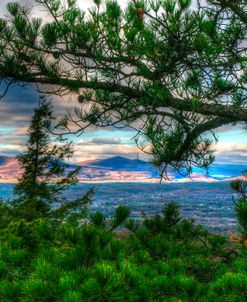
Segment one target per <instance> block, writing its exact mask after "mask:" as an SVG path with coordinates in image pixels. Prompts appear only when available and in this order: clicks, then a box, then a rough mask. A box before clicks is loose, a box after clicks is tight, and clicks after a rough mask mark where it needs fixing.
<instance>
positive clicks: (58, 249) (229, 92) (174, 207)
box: [0, 0, 247, 302]
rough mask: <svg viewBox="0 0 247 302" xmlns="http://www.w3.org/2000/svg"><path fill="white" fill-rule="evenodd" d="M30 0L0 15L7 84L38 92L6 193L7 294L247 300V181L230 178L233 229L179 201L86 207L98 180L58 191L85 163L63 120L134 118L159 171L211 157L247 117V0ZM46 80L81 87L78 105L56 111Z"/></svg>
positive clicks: (3, 257)
mask: <svg viewBox="0 0 247 302" xmlns="http://www.w3.org/2000/svg"><path fill="white" fill-rule="evenodd" d="M31 2H33V4H36V6H33V7H31V6H22V5H21V4H20V3H9V4H8V5H7V10H8V15H7V16H6V17H3V18H1V19H0V80H1V83H0V84H1V86H0V87H1V98H4V97H5V95H6V94H7V93H8V90H9V89H12V88H13V86H15V85H19V86H25V87H27V85H28V84H37V87H38V91H39V92H40V93H41V94H42V96H41V98H40V102H39V106H38V107H37V108H35V109H34V112H33V117H32V120H31V123H30V126H29V129H28V133H27V134H28V141H27V145H26V150H25V152H23V153H21V154H20V155H18V160H19V162H20V165H21V166H22V168H23V175H22V177H21V178H20V179H19V180H18V183H17V184H16V186H15V192H14V193H15V198H13V200H10V201H9V202H1V204H0V301H2V302H15V301H23V302H25V301H30V302H31V301H33V302H36V301H47V302H48V301H59V302H79V301H80V302H82V301H92V302H94V301H95V302H97V301H99V302H100V301H102V302H103V301H106V302H107V301H109V302H111V301H133V302H134V301H140V302H141V301H147V302H152V301H160V302H163V301H167V302H192V301H195V302H245V301H246V300H247V181H245V180H241V179H237V180H235V181H233V182H232V183H231V184H230V186H231V188H232V189H233V191H235V193H236V194H235V196H236V197H235V198H233V204H234V210H235V216H236V222H237V228H236V231H235V232H234V233H233V232H229V234H228V235H227V236H226V235H221V234H216V233H210V232H209V231H208V230H207V229H206V228H205V227H204V226H201V225H197V224H195V222H194V221H193V220H192V219H184V218H183V217H182V216H181V214H180V207H179V204H177V203H176V202H174V203H167V204H166V205H165V207H164V209H163V211H162V213H160V215H156V216H154V217H148V216H146V215H145V213H143V219H142V220H141V221H136V220H134V219H131V218H130V210H129V209H128V208H127V207H125V206H124V205H119V206H118V207H117V208H115V211H114V214H113V216H112V217H105V216H104V215H103V214H102V213H101V212H91V210H90V205H91V203H92V202H93V195H94V190H89V191H88V192H87V193H86V194H85V195H84V196H82V197H81V198H79V199H76V200H73V201H68V200H66V199H65V198H64V197H63V196H62V192H64V191H65V190H66V189H67V188H69V187H70V186H72V185H76V184H77V182H78V179H77V174H78V173H79V169H74V170H72V171H71V170H69V169H68V166H67V165H66V164H65V163H64V160H66V159H68V158H71V156H72V155H73V145H72V143H71V142H69V141H67V140H66V139H65V138H64V134H65V133H66V135H68V133H70V134H71V135H73V134H75V133H76V134H78V133H80V134H82V133H83V132H84V131H85V130H86V129H87V128H88V127H91V126H96V127H116V128H118V127H119V128H126V127H131V129H134V130H135V131H136V133H137V134H136V137H135V138H136V144H137V146H138V147H139V149H140V150H141V151H143V152H145V153H148V154H149V155H150V158H151V160H152V163H153V164H154V165H155V166H156V167H157V168H159V170H160V178H161V180H163V179H166V178H167V169H168V167H172V168H173V169H175V170H176V171H178V172H179V173H181V174H184V175H188V176H190V174H191V172H192V167H193V166H196V167H199V168H205V169H207V168H208V166H210V164H211V163H212V162H213V161H214V154H213V149H212V142H213V141H215V140H217V139H216V137H215V134H214V130H215V129H216V128H218V127H222V126H226V125H228V126H229V125H230V126H233V125H236V124H244V125H246V122H247V109H246V79H247V76H246V62H247V57H246V53H247V49H246V33H247V26H246V24H247V3H246V0H239V1H230V0H207V1H197V2H196V1H190V0H176V1H175V0H174V1H173V0H164V1H162V0H147V1H138V0H136V1H135V0H133V1H131V0H129V1H128V5H127V7H126V8H125V9H124V8H122V7H121V6H120V3H119V1H106V2H104V1H100V0H94V7H93V8H92V9H91V10H87V11H86V12H84V11H83V10H82V9H80V8H79V6H78V4H77V1H75V0H66V1H60V0H33V1H31ZM37 10H41V11H42V12H44V11H45V12H46V13H47V14H48V15H47V16H48V17H47V21H44V20H42V19H40V18H37ZM38 12H39V11H38ZM11 87H12V88H11ZM47 94H49V95H54V96H60V97H66V96H67V95H76V97H77V99H78V107H77V108H75V110H74V113H73V114H72V113H70V114H68V115H66V116H65V117H61V119H60V121H59V122H57V123H56V124H54V118H53V110H55V108H52V106H51V104H50V103H49V102H48V101H47V98H46V97H45V96H44V95H47ZM226 129H228V128H226Z"/></svg>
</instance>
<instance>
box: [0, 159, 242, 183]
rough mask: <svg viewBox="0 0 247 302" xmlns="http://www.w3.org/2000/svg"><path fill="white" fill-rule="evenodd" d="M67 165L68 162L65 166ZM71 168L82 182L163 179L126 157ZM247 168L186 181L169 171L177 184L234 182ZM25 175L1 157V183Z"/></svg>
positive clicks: (226, 167) (215, 170)
mask: <svg viewBox="0 0 247 302" xmlns="http://www.w3.org/2000/svg"><path fill="white" fill-rule="evenodd" d="M62 164H65V163H62ZM66 164H68V165H69V169H74V168H77V167H81V172H80V174H79V181H82V182H83V181H102V182H104V181H116V182H117V181H126V182H128V181H144V180H147V181H151V180H155V179H156V180H158V179H159V172H158V169H157V168H155V167H154V166H153V165H152V164H151V163H149V162H146V161H143V160H139V159H130V158H127V157H123V156H113V157H109V158H103V159H95V160H88V161H83V162H78V163H66ZM244 169H245V166H244V165H241V164H213V165H212V166H211V167H209V170H208V173H206V171H205V170H203V169H200V168H193V173H192V175H191V178H188V177H187V178H186V177H183V176H181V175H180V174H178V173H177V172H175V171H173V170H172V169H169V170H168V176H169V178H170V179H172V180H173V181H177V182H187V181H191V180H193V181H205V182H214V181H230V180H231V179H236V178H239V177H241V175H242V171H243V170H244ZM21 174H22V168H21V166H20V164H19V163H18V160H17V159H16V158H15V157H9V156H0V181H2V182H4V181H11V182H12V181H16V180H17V179H18V178H19V177H20V176H21Z"/></svg>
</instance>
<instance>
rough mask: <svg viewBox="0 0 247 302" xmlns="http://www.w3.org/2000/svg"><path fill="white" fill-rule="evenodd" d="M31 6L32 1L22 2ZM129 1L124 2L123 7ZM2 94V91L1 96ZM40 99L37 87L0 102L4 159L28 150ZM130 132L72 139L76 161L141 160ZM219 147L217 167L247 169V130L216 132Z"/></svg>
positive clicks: (1, 10)
mask: <svg viewBox="0 0 247 302" xmlns="http://www.w3.org/2000/svg"><path fill="white" fill-rule="evenodd" d="M8 2H9V0H1V1H0V16H2V15H4V14H5V6H6V3H8ZM20 2H21V3H23V4H24V3H28V2H30V1H28V0H21V1H20ZM126 2H127V1H122V0H121V2H120V3H121V5H125V4H126ZM78 3H79V5H80V6H81V7H82V8H85V9H86V8H87V7H90V6H91V5H92V4H93V1H91V0H79V1H78ZM1 93H2V91H1V87H0V94H1ZM38 100H39V95H38V93H37V91H36V90H35V87H33V86H27V87H25V88H22V89H20V88H19V87H12V88H11V89H10V90H9V91H8V93H7V95H6V97H5V98H4V99H3V100H1V101H0V155H5V156H16V155H17V154H19V153H20V152H22V151H24V150H25V145H26V142H27V135H26V130H27V127H28V125H29V123H30V119H31V117H32V114H33V108H34V107H35V106H36V105H37V104H38ZM53 105H54V108H55V110H56V113H59V114H62V113H63V112H65V108H66V109H71V108H73V107H74V106H75V102H74V100H72V99H71V98H67V99H66V98H64V99H56V100H53ZM134 135H135V132H134V131H133V130H130V129H124V130H117V129H112V128H111V129H106V128H105V129H94V128H90V129H89V130H88V131H86V132H84V133H83V135H81V136H79V137H78V136H75V135H74V136H71V137H70V139H71V140H73V142H74V143H75V147H74V150H75V152H74V156H73V158H72V161H74V162H81V161H84V160H92V159H96V158H107V157H111V156H115V155H122V156H126V157H130V158H137V156H138V157H141V156H142V155H141V153H140V151H139V150H138V148H137V147H136V145H135V142H134V140H133V137H134ZM216 135H217V138H218V140H219V141H218V143H217V145H216V146H215V147H214V149H215V150H216V152H215V155H216V162H217V163H229V164H231V163H232V164H233V163H241V164H243V165H244V164H245V163H246V165H247V128H246V129H244V127H243V126H235V127H225V128H220V129H218V130H217V132H216Z"/></svg>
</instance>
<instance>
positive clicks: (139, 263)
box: [0, 204, 247, 302]
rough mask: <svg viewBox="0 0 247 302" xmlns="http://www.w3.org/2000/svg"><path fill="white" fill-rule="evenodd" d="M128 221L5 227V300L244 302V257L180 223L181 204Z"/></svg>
mask: <svg viewBox="0 0 247 302" xmlns="http://www.w3.org/2000/svg"><path fill="white" fill-rule="evenodd" d="M0 209H1V216H0V217H1V222H2V220H3V219H4V217H5V221H6V220H7V219H6V216H7V215H8V214H7V213H4V212H3V207H1V208H0ZM128 216H129V210H128V209H126V208H124V207H123V206H120V207H118V208H117V209H116V210H115V214H114V215H113V217H112V218H105V217H104V216H103V215H102V214H101V215H100V213H95V214H92V215H91V218H89V219H87V220H84V222H83V223H76V222H75V221H74V222H72V221H69V222H64V223H57V222H55V220H54V219H53V220H52V219H36V220H34V221H32V222H27V221H24V220H20V219H18V218H16V219H12V221H9V223H7V224H5V225H4V226H3V224H1V225H2V227H1V232H0V301H1V302H19V301H20V302H22V301H29V302H31V301H33V302H37V301H44V302H47V301H54V302H55V301H57V302H62V301H63V302H83V301H85V302H90V301H91V302H97V301H99V302H103V301H107V302H113V301H119V302H121V301H122V302H125V301H131V302H134V301H136V302H137V301H147V302H151V301H153V302H154V301H160V302H161V301H168V302H179V301H183V302H191V301H198V302H206V301H207V302H226V301H229V302H230V301H231V302H244V301H246V296H247V274H246V273H247V265H246V263H247V261H246V256H247V255H246V253H244V251H243V250H238V249H237V248H236V246H235V245H233V244H230V243H229V242H228V240H227V238H226V237H224V236H220V235H213V234H210V233H209V232H207V231H206V230H205V229H203V228H202V227H200V226H198V225H195V224H194V223H193V221H190V220H185V219H183V218H182V217H181V216H180V214H179V209H178V207H177V205H176V204H168V205H167V206H166V207H165V209H164V211H163V213H162V215H157V216H156V217H153V218H144V220H143V223H137V222H133V221H132V222H131V221H130V220H129V218H128ZM133 224H135V227H133ZM116 225H118V226H119V225H126V227H128V228H129V229H122V230H121V229H120V230H116V231H113V230H112V228H111V227H113V226H116ZM131 226H132V227H131ZM123 233H125V235H126V236H125V238H124V239H123V238H122V237H123V236H121V235H123Z"/></svg>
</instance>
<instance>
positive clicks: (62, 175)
mask: <svg viewBox="0 0 247 302" xmlns="http://www.w3.org/2000/svg"><path fill="white" fill-rule="evenodd" d="M52 119H53V115H52V109H51V104H50V103H49V102H47V101H46V100H45V99H44V98H41V99H40V103H39V106H38V107H37V108H35V109H34V115H33V118H32V121H31V125H30V127H29V129H28V134H29V139H28V144H27V150H26V152H25V153H23V154H21V155H18V156H17V158H18V160H19V162H20V163H21V165H22V167H23V169H24V172H23V175H22V177H21V178H20V179H19V182H18V184H17V185H16V186H15V190H14V191H15V194H17V195H18V196H19V198H18V199H16V200H15V203H14V206H15V208H17V209H18V211H19V212H20V213H21V214H22V215H23V216H24V217H25V218H28V219H34V218H40V217H47V216H49V215H50V214H51V213H55V212H54V211H53V210H52V206H53V205H54V204H55V203H61V202H65V201H66V200H65V198H61V197H59V193H61V192H62V191H64V190H65V189H67V188H68V187H70V186H71V185H73V184H75V183H77V181H78V179H77V174H78V172H79V170H80V168H76V169H74V170H71V169H69V165H68V164H65V163H64V160H66V159H68V158H70V157H71V156H72V154H73V151H72V146H71V143H68V142H67V141H66V140H65V139H62V138H61V137H58V138H57V140H58V143H57V144H55V143H54V141H53V137H52V134H51V132H50V131H49V128H50V127H51V121H52ZM88 197H90V196H87V198H86V199H87V201H88ZM89 199H90V198H89ZM84 201H85V200H84ZM78 205H79V200H76V201H74V202H73V206H78ZM68 207H69V208H70V206H69V205H66V208H68ZM61 209H63V210H61ZM58 211H60V212H62V213H64V212H65V209H64V205H63V206H62V207H60V208H59V209H57V210H56V212H58Z"/></svg>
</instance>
